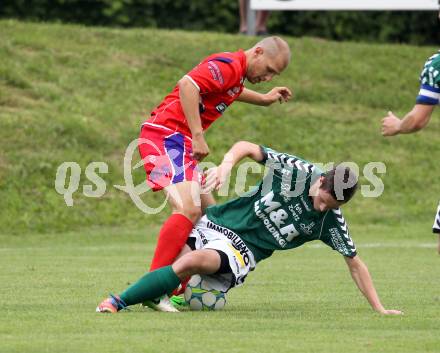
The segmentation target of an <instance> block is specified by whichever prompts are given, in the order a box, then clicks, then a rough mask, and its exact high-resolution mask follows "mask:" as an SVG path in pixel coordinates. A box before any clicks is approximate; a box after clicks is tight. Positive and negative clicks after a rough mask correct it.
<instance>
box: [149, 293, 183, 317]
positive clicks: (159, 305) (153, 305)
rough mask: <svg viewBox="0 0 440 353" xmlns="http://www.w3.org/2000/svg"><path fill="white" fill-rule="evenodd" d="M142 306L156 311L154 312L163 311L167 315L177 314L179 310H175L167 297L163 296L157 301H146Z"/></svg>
mask: <svg viewBox="0 0 440 353" xmlns="http://www.w3.org/2000/svg"><path fill="white" fill-rule="evenodd" d="M142 306H148V307H149V308H150V309H153V310H156V311H163V312H167V313H178V312H179V310H177V309H176V308H175V307H174V306H173V304H171V302H170V298H169V297H168V295H164V296H162V297H160V298H158V299H153V300H146V301H144V302H143V303H142Z"/></svg>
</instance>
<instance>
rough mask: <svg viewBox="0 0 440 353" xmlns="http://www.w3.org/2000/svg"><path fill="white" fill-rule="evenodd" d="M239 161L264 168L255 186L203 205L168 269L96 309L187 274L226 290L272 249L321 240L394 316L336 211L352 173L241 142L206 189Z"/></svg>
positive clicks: (148, 295) (375, 303)
mask: <svg viewBox="0 0 440 353" xmlns="http://www.w3.org/2000/svg"><path fill="white" fill-rule="evenodd" d="M245 157H250V158H252V159H254V160H255V161H257V162H259V163H262V164H265V165H266V167H267V170H268V173H267V174H266V176H265V177H264V178H263V180H262V181H261V182H260V183H259V185H258V186H257V187H256V188H255V189H254V190H252V191H250V192H248V193H247V194H245V195H243V196H241V197H239V198H236V199H234V200H231V201H229V202H226V203H225V204H222V205H215V206H211V207H208V208H207V209H206V214H205V216H203V217H202V219H201V220H200V221H199V222H198V223H197V224H196V225H195V226H194V228H193V230H192V233H191V234H190V237H189V239H188V241H187V244H186V245H185V247H184V249H183V250H182V252H181V254H180V256H179V258H178V259H177V260H176V261H175V262H174V263H173V264H172V265H171V266H166V267H162V268H159V269H157V270H155V271H152V272H150V273H148V274H146V275H144V276H143V277H142V278H141V279H139V280H138V281H137V282H136V283H134V284H133V285H131V286H130V287H129V288H127V289H126V290H125V291H124V292H123V293H122V294H120V295H119V296H116V295H115V296H113V295H112V296H111V297H110V298H108V299H106V300H104V301H103V302H102V303H101V304H100V305H99V306H98V307H97V309H96V311H98V312H111V313H115V312H117V311H119V310H121V309H123V308H125V307H127V306H130V305H134V304H138V303H142V302H144V301H145V300H151V299H155V298H158V297H160V296H162V295H164V294H166V293H168V294H169V293H171V292H172V291H173V290H174V289H175V288H176V287H178V286H179V284H180V283H181V281H182V280H183V279H185V278H187V277H189V276H192V275H193V274H201V275H204V276H205V278H206V279H207V280H208V281H209V283H210V285H211V287H212V288H213V289H216V290H219V291H223V292H227V291H228V290H229V289H230V288H232V287H235V286H239V285H241V284H243V282H244V280H245V278H246V276H247V275H248V273H249V271H252V270H254V268H255V266H256V264H257V263H258V262H259V261H261V260H264V259H266V258H268V257H270V256H271V255H272V253H273V252H274V251H275V250H287V249H292V248H296V247H298V246H301V245H303V244H304V243H306V242H309V241H312V240H321V241H322V242H324V243H325V244H327V245H328V246H329V247H331V248H332V249H333V250H336V251H338V252H339V253H340V254H342V255H343V256H344V258H345V261H346V263H347V265H348V268H349V270H350V273H351V276H352V278H353V280H354V282H355V283H356V285H357V286H358V288H359V290H360V291H361V292H362V294H363V295H364V296H365V297H366V299H367V300H368V302H369V303H370V305H371V307H372V308H373V309H374V310H376V311H378V312H379V313H382V314H401V313H402V312H401V311H399V310H387V309H385V308H384V307H383V306H382V304H381V302H380V300H379V297H378V295H377V293H376V290H375V288H374V285H373V282H372V279H371V277H370V274H369V272H368V269H367V267H366V265H365V264H364V263H363V262H362V260H361V259H360V258H359V256H358V255H357V253H356V247H355V245H354V243H353V241H352V239H351V237H350V234H349V231H348V227H347V224H346V222H345V220H344V217H343V216H342V213H341V210H340V208H339V207H340V206H341V205H342V204H344V203H346V202H347V201H349V200H350V198H351V197H352V196H353V195H354V193H355V191H356V188H357V176H356V175H355V174H354V173H353V172H352V171H351V170H350V169H349V168H348V167H345V166H342V165H339V166H338V167H336V168H334V169H333V170H331V171H330V172H327V173H323V172H322V171H321V170H320V169H318V167H316V166H315V165H313V164H311V163H309V162H307V161H305V160H302V159H300V158H298V157H295V156H292V155H288V154H285V153H279V152H276V151H274V150H272V149H270V148H266V147H263V146H258V145H255V144H253V143H250V142H245V141H242V142H238V143H236V144H235V145H234V146H233V147H232V148H231V149H230V151H229V152H228V153H227V154H226V155H225V158H224V160H223V162H222V163H221V164H220V166H219V167H218V168H214V169H212V170H211V171H210V174H209V175H208V178H207V179H208V184H211V185H214V187H216V188H217V189H218V188H220V187H221V186H222V184H223V183H224V181H225V180H226V176H227V175H228V174H229V173H230V171H231V169H232V167H233V166H234V165H235V164H237V163H238V162H239V161H241V160H242V159H243V158H245ZM209 180H211V181H213V182H210V181H209Z"/></svg>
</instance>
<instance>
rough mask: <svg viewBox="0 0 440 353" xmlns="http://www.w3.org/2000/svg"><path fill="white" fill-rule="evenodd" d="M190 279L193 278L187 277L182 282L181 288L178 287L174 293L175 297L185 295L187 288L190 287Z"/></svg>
mask: <svg viewBox="0 0 440 353" xmlns="http://www.w3.org/2000/svg"><path fill="white" fill-rule="evenodd" d="M190 279H191V277H187V278H185V279H184V280H183V281H182V282H180V288H179V287H177V288H176V289H175V290H174V291H173V295H180V294H183V293H185V289H186V286H187V285H188V282H189V280H190Z"/></svg>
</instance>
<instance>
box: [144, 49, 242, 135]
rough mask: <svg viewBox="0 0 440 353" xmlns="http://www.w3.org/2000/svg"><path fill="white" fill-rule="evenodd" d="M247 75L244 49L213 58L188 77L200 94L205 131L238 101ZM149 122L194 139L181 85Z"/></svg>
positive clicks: (188, 74) (216, 55) (200, 65)
mask: <svg viewBox="0 0 440 353" xmlns="http://www.w3.org/2000/svg"><path fill="white" fill-rule="evenodd" d="M245 76H246V56H245V53H244V51H243V50H239V51H237V52H234V53H217V54H213V55H210V56H208V57H207V58H206V59H204V60H203V61H202V62H201V63H200V64H199V65H197V66H196V67H195V68H194V69H192V70H191V71H190V72H188V73H187V74H186V75H185V77H187V78H188V79H189V80H191V82H192V83H193V84H194V85H195V86H196V87H197V89H198V90H199V93H200V103H199V111H200V119H201V122H202V128H203V130H206V129H207V128H208V127H209V126H210V125H211V124H212V123H213V122H214V121H215V120H217V119H218V118H219V117H220V116H221V115H222V114H223V113H224V111H225V110H226V108H227V107H228V106H229V105H230V104H231V103H232V102H234V101H235V100H236V99H237V98H238V96H239V95H240V94H241V92H242V91H243V88H244V86H243V85H244V80H245ZM147 122H149V123H152V124H156V125H161V126H165V127H167V128H169V129H172V130H173V131H178V132H181V133H182V134H184V135H186V136H189V137H191V131H190V129H189V126H188V122H187V121H186V118H185V114H184V113H183V109H182V105H181V104H180V97H179V87H178V85H176V86H175V87H174V89H173V91H172V92H171V93H170V94H169V95H168V96H166V97H165V99H164V100H163V102H162V103H161V104H160V105H159V106H157V107H156V108H155V109H154V110H153V112H152V113H151V118H149V119H148V120H147Z"/></svg>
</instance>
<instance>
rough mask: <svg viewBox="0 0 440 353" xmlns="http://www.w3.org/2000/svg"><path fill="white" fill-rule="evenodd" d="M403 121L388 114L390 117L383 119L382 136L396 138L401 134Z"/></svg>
mask: <svg viewBox="0 0 440 353" xmlns="http://www.w3.org/2000/svg"><path fill="white" fill-rule="evenodd" d="M400 123H401V120H400V119H399V118H398V117H397V116H395V115H394V114H393V113H392V112H388V115H387V116H386V117H385V118H383V119H382V135H383V136H394V135H397V134H398V133H399V132H400Z"/></svg>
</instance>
